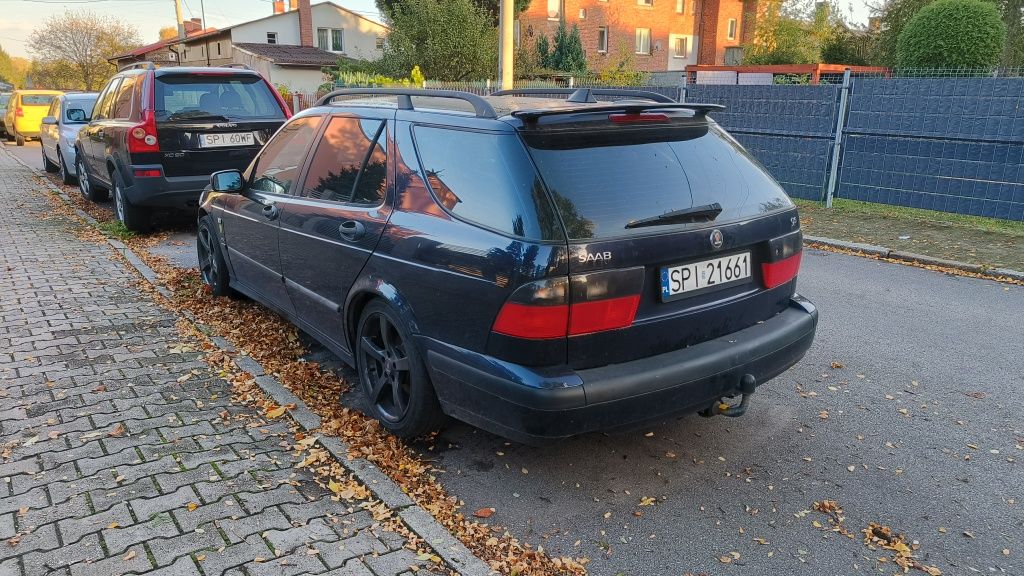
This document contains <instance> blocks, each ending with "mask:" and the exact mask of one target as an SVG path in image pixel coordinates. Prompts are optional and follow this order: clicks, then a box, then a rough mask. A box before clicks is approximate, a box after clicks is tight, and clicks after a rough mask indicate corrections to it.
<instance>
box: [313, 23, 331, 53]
mask: <svg viewBox="0 0 1024 576" xmlns="http://www.w3.org/2000/svg"><path fill="white" fill-rule="evenodd" d="M330 38H331V29H330V28H317V29H316V45H317V46H318V47H319V48H320V49H321V50H328V49H329V48H330V45H329V44H328V43H329V42H330Z"/></svg>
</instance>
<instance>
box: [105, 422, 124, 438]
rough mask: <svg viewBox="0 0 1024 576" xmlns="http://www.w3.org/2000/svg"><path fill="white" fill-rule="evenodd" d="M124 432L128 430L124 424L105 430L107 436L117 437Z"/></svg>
mask: <svg viewBox="0 0 1024 576" xmlns="http://www.w3.org/2000/svg"><path fill="white" fill-rule="evenodd" d="M126 432H128V430H127V429H126V428H125V427H124V424H118V425H117V426H115V427H114V429H113V430H111V431H110V432H107V436H113V437H114V438H117V437H118V436H124V435H125V433H126Z"/></svg>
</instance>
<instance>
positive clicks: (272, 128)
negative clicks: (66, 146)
mask: <svg viewBox="0 0 1024 576" xmlns="http://www.w3.org/2000/svg"><path fill="white" fill-rule="evenodd" d="M290 115H291V113H290V111H289V110H288V106H287V105H286V104H285V103H284V101H283V100H282V99H281V96H280V95H279V94H278V93H277V91H276V90H274V88H273V87H271V86H270V84H269V83H268V82H267V81H266V80H265V79H264V78H263V76H261V75H259V74H258V73H256V72H253V71H252V70H248V69H241V68H187V67H173V68H156V67H154V66H153V65H152V64H151V63H140V64H135V65H132V66H129V67H126V68H124V69H122V70H121V71H120V72H118V73H117V74H116V75H115V76H114V77H113V78H111V79H110V81H109V82H107V85H106V87H105V88H104V89H103V91H102V92H100V95H99V97H98V98H97V100H96V106H95V108H94V109H93V113H92V119H91V120H90V122H89V124H88V125H87V126H86V127H84V128H82V131H81V132H79V133H78V140H77V142H76V144H75V148H76V152H77V155H76V156H77V160H76V163H77V166H76V168H77V172H78V174H79V179H78V180H79V187H80V189H81V191H82V194H83V195H85V196H86V197H87V198H89V199H90V200H94V201H96V200H103V199H106V197H107V191H108V190H111V191H112V192H113V194H112V195H113V197H114V207H115V212H116V214H117V217H118V219H119V220H121V222H123V223H124V225H125V226H126V227H127V228H128V229H130V230H135V231H139V230H144V229H146V228H147V227H148V226H149V224H150V210H151V209H153V208H181V209H185V208H190V207H191V208H195V207H196V206H197V205H198V204H199V195H200V194H201V193H202V191H203V188H204V187H205V186H206V184H207V183H209V181H210V173H211V172H214V171H217V170H224V169H229V168H245V167H246V166H247V165H248V164H249V162H251V161H252V158H253V156H255V155H256V152H257V151H259V149H260V147H262V146H263V144H264V143H266V141H267V140H268V139H269V138H270V136H272V135H273V134H274V132H276V131H277V129H278V128H279V127H280V126H281V124H283V123H284V121H285V120H286V119H287V118H288V117H289V116H290ZM82 175H85V177H82Z"/></svg>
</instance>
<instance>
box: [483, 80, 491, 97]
mask: <svg viewBox="0 0 1024 576" xmlns="http://www.w3.org/2000/svg"><path fill="white" fill-rule="evenodd" d="M484 91H485V92H486V93H487V94H488V95H490V93H491V79H490V78H488V79H487V83H486V84H484Z"/></svg>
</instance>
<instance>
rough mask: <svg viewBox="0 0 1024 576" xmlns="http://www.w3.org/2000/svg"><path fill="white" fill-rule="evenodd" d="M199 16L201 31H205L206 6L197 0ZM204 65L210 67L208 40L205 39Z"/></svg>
mask: <svg viewBox="0 0 1024 576" xmlns="http://www.w3.org/2000/svg"><path fill="white" fill-rule="evenodd" d="M199 15H200V16H202V17H203V28H202V29H203V30H206V5H205V4H203V0H199ZM206 65H207V66H209V65H210V38H209V37H207V38H206Z"/></svg>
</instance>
